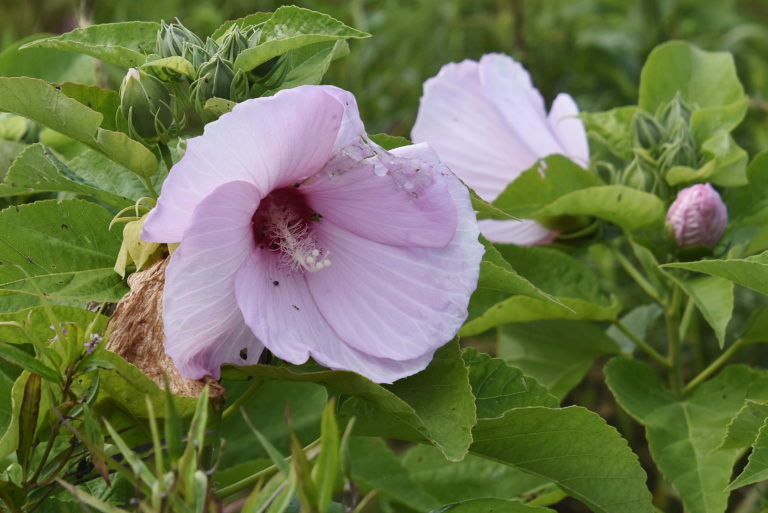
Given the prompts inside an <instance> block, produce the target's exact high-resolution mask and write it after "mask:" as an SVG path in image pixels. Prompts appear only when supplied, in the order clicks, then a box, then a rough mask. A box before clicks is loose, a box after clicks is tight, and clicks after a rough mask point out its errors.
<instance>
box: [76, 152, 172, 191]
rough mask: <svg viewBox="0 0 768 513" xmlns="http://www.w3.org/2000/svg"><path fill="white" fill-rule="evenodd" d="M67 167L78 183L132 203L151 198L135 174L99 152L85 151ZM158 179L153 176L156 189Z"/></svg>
mask: <svg viewBox="0 0 768 513" xmlns="http://www.w3.org/2000/svg"><path fill="white" fill-rule="evenodd" d="M67 167H68V168H69V170H70V171H71V172H72V173H73V174H74V175H76V176H77V177H78V178H79V180H80V181H82V182H85V183H88V184H90V185H92V186H93V187H96V188H98V189H101V190H103V191H105V192H108V193H111V194H114V195H116V196H120V197H123V198H128V199H130V200H132V201H136V200H138V199H139V198H143V197H148V196H151V195H150V193H149V191H148V190H147V187H146V186H145V185H144V183H143V182H142V181H141V178H139V177H138V176H137V175H136V173H133V172H132V171H130V170H128V169H126V168H125V167H124V166H121V165H120V164H118V163H116V162H114V161H113V160H111V159H110V158H109V157H107V156H106V155H104V154H103V153H101V152H99V151H96V150H86V151H84V152H83V153H81V154H80V155H78V156H77V157H75V158H74V159H72V160H70V161H68V162H67ZM158 178H161V177H158V176H155V177H154V180H153V182H155V186H156V187H157V185H158V183H157V182H158Z"/></svg>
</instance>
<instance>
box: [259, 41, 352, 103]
mask: <svg viewBox="0 0 768 513" xmlns="http://www.w3.org/2000/svg"><path fill="white" fill-rule="evenodd" d="M348 54H349V45H348V44H347V42H346V41H344V40H338V41H330V42H324V43H315V44H312V45H309V46H304V47H301V48H299V49H297V50H291V53H290V69H289V71H288V73H287V74H286V76H285V79H284V80H283V81H282V82H281V83H280V85H279V86H278V87H277V88H275V89H270V90H268V91H266V92H265V93H263V94H262V96H269V95H272V94H275V93H276V92H277V91H281V90H283V89H290V88H292V87H297V86H300V85H305V84H313V85H314V84H319V83H321V82H322V79H323V76H324V75H325V73H326V71H328V68H329V67H330V65H331V62H333V61H334V60H336V59H339V58H341V57H345V56H346V55H348Z"/></svg>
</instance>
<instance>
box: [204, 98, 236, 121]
mask: <svg viewBox="0 0 768 513" xmlns="http://www.w3.org/2000/svg"><path fill="white" fill-rule="evenodd" d="M235 105H237V104H236V103H235V102H233V101H231V100H225V99H224V98H210V99H208V100H206V102H205V105H204V106H203V109H204V110H205V112H207V113H208V114H210V115H212V116H214V117H216V118H218V117H221V116H223V115H224V114H226V113H227V112H230V111H231V110H232V109H233V108H235Z"/></svg>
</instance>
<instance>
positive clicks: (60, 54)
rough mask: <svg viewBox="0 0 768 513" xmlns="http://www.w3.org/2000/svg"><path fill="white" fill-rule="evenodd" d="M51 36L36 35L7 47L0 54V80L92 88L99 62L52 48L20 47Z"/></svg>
mask: <svg viewBox="0 0 768 513" xmlns="http://www.w3.org/2000/svg"><path fill="white" fill-rule="evenodd" d="M50 35H51V34H35V35H32V36H29V37H26V38H24V39H21V40H19V41H16V42H15V43H13V44H11V45H9V46H6V47H5V48H4V49H3V51H2V53H0V76H3V77H32V78H39V79H42V80H45V81H47V82H77V83H80V84H93V83H95V81H96V68H97V66H98V62H97V61H96V60H95V59H93V58H91V57H88V56H86V55H75V54H72V53H69V52H64V51H61V50H55V49H51V48H29V47H25V48H23V49H21V47H22V46H24V45H25V44H28V43H32V42H34V41H36V40H39V39H41V38H45V37H48V36H50Z"/></svg>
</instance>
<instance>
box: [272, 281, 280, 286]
mask: <svg viewBox="0 0 768 513" xmlns="http://www.w3.org/2000/svg"><path fill="white" fill-rule="evenodd" d="M272 285H274V286H275V287H277V286H278V285H280V282H279V281H277V280H275V281H273V282H272Z"/></svg>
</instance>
